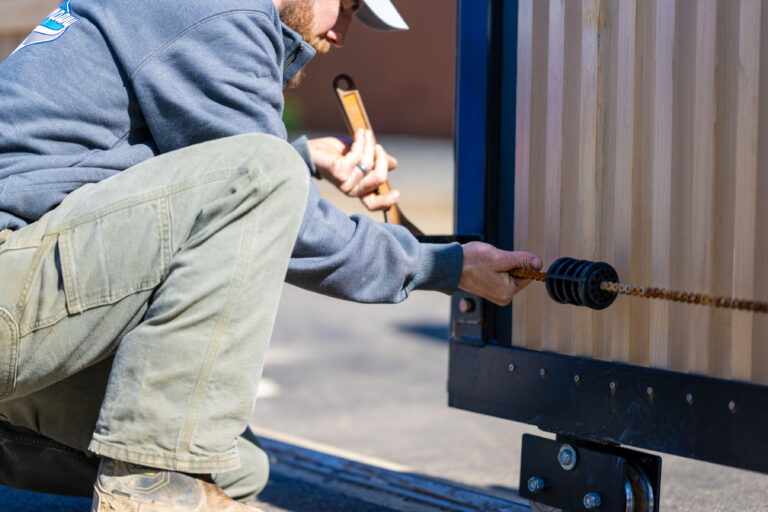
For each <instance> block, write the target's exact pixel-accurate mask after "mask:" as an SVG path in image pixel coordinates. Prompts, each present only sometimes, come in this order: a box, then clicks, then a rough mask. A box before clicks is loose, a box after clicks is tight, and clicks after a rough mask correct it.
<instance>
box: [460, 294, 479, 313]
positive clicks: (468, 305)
mask: <svg viewBox="0 0 768 512" xmlns="http://www.w3.org/2000/svg"><path fill="white" fill-rule="evenodd" d="M475 307H476V306H475V301H474V300H472V299H469V298H467V297H462V298H461V299H459V311H461V312H462V313H465V314H466V313H473V312H474V311H475Z"/></svg>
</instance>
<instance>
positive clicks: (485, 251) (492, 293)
mask: <svg viewBox="0 0 768 512" xmlns="http://www.w3.org/2000/svg"><path fill="white" fill-rule="evenodd" d="M462 249H464V266H463V267H462V270H461V278H460V279H459V288H460V289H461V290H464V291H465V292H469V293H473V294H475V295H480V296H481V297H485V298H486V299H488V300H490V301H491V302H493V303H495V304H498V305H499V306H506V305H507V304H509V303H510V302H511V301H512V297H514V296H515V294H516V293H517V292H519V291H520V290H522V289H523V288H525V287H526V286H527V285H528V283H529V282H530V280H528V279H517V278H514V277H512V276H511V275H510V274H509V271H510V270H513V269H516V268H521V267H522V268H529V269H532V270H540V269H541V265H542V262H541V258H539V257H538V256H536V255H535V254H531V253H529V252H509V251H502V250H501V249H497V248H495V247H494V246H492V245H489V244H486V243H483V242H470V243H468V244H465V245H463V246H462Z"/></svg>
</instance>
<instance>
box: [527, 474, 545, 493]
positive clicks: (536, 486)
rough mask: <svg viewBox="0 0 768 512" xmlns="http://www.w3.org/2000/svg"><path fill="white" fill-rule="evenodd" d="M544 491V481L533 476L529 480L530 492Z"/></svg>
mask: <svg viewBox="0 0 768 512" xmlns="http://www.w3.org/2000/svg"><path fill="white" fill-rule="evenodd" d="M543 490H544V479H543V478H541V477H540V476H532V477H531V478H529V479H528V491H530V492H541V491H543Z"/></svg>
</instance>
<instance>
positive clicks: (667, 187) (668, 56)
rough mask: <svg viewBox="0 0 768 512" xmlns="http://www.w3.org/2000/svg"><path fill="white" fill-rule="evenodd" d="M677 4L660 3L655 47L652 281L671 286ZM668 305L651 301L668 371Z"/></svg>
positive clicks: (659, 362)
mask: <svg viewBox="0 0 768 512" xmlns="http://www.w3.org/2000/svg"><path fill="white" fill-rule="evenodd" d="M674 7H675V5H674V2H672V1H671V0H657V4H656V16H655V20H654V23H655V24H656V41H655V48H654V50H655V51H654V61H655V65H654V70H653V74H654V77H653V80H654V84H653V87H654V93H653V94H654V100H653V105H654V115H653V128H652V129H653V134H652V137H653V171H652V185H651V186H652V189H653V199H652V205H653V212H652V215H651V219H652V221H651V233H652V235H651V281H650V282H652V283H654V285H655V286H661V287H664V288H667V287H669V266H670V257H671V250H670V243H671V240H670V224H671V222H673V221H674V219H673V218H672V195H671V190H672V111H673V110H672V107H673V103H672V97H673V80H672V78H673V75H674V69H673V56H674V42H675V38H674V33H675V30H674V27H675V9H674ZM669 306H670V305H669V303H668V302H665V301H652V302H651V333H650V334H651V366H657V367H660V368H666V367H667V366H668V359H669Z"/></svg>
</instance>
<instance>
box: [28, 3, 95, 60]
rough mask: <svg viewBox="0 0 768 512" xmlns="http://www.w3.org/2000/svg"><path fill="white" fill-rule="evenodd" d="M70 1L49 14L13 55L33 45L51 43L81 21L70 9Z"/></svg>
mask: <svg viewBox="0 0 768 512" xmlns="http://www.w3.org/2000/svg"><path fill="white" fill-rule="evenodd" d="M70 1H71V0H67V1H66V2H64V3H63V4H62V5H61V7H58V8H57V9H56V10H55V11H53V12H52V13H51V14H49V15H48V17H47V18H45V19H44V20H43V21H42V22H41V23H40V24H39V25H38V26H37V27H36V28H35V30H33V31H32V33H31V34H29V36H28V37H27V38H26V39H25V40H24V41H23V42H22V43H21V44H20V45H19V46H18V48H16V49H15V50H14V51H13V53H16V52H17V51H19V50H21V49H22V48H24V47H25V46H29V45H32V44H40V43H50V42H51V41H53V40H55V39H58V38H59V37H61V35H62V34H63V33H64V32H66V31H67V28H69V26H70V25H72V24H74V23H77V22H78V21H80V18H78V17H77V16H75V15H74V14H72V11H71V10H70V8H69V2H70Z"/></svg>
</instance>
